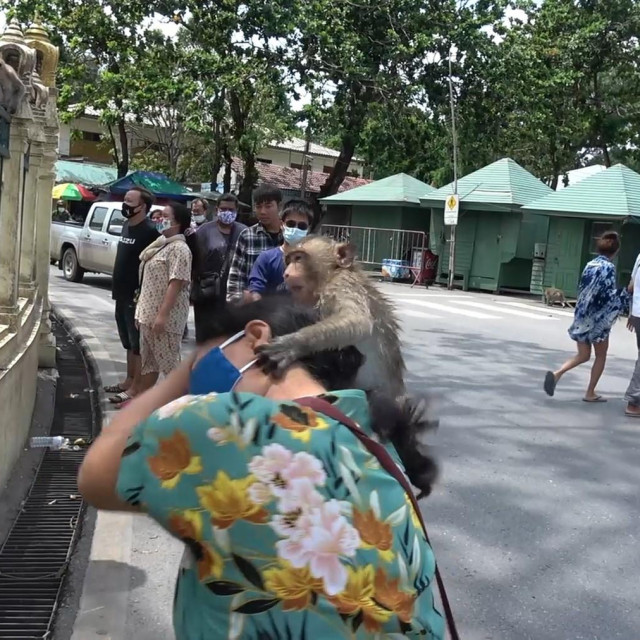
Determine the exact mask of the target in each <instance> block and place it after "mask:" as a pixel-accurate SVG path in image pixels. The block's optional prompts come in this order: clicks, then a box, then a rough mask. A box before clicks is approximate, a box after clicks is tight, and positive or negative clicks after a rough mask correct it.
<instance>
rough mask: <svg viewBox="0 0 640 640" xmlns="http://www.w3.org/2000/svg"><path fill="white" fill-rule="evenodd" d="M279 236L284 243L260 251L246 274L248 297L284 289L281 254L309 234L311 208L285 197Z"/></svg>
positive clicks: (284, 253)
mask: <svg viewBox="0 0 640 640" xmlns="http://www.w3.org/2000/svg"><path fill="white" fill-rule="evenodd" d="M281 218H282V236H283V238H284V244H283V245H282V246H280V247H276V248H275V249H268V250H267V251H263V252H262V253H261V254H260V255H259V256H258V258H257V260H256V261H255V263H254V265H253V268H252V269H251V273H250V274H249V286H248V291H247V294H246V296H245V297H246V299H248V300H259V299H260V298H261V297H262V296H263V295H266V294H269V293H275V292H277V291H282V290H285V289H286V285H285V283H284V271H285V260H284V259H285V256H286V255H287V253H288V252H289V251H291V249H292V247H295V246H296V245H297V244H298V243H299V242H300V241H301V240H302V239H303V238H304V237H306V235H307V234H308V233H309V228H310V227H311V224H312V223H313V211H312V209H311V207H310V206H309V204H308V203H307V202H305V201H304V200H289V202H287V203H286V204H285V206H284V209H283V210H282V215H281Z"/></svg>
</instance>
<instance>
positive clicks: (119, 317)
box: [116, 299, 140, 356]
mask: <svg viewBox="0 0 640 640" xmlns="http://www.w3.org/2000/svg"><path fill="white" fill-rule="evenodd" d="M116 325H117V327H118V335H119V336H120V342H121V343H122V346H123V348H124V349H125V350H126V351H131V352H133V353H134V354H135V355H137V356H138V355H140V332H139V331H138V329H136V303H135V302H134V301H133V300H128V299H120V300H116Z"/></svg>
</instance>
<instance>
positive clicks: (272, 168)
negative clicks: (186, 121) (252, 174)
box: [231, 158, 369, 193]
mask: <svg viewBox="0 0 640 640" xmlns="http://www.w3.org/2000/svg"><path fill="white" fill-rule="evenodd" d="M231 168H232V169H233V170H234V171H235V172H236V173H237V174H239V175H241V176H242V175H244V165H243V163H242V160H240V159H239V158H234V159H233V162H232V164H231ZM256 169H257V170H258V174H259V176H260V182H261V183H262V182H268V183H269V184H272V185H274V186H276V187H278V188H279V189H283V190H291V191H296V192H299V191H300V187H301V186H302V171H300V169H294V168H293V167H280V166H279V165H277V164H267V163H266V162H256ZM327 177H328V176H327V174H326V173H322V172H321V171H308V172H307V188H306V191H307V192H308V193H319V192H320V187H322V185H323V184H324V183H325V182H326V180H327ZM368 182H369V180H367V179H365V178H354V177H353V176H347V177H346V178H345V179H344V181H343V182H342V184H341V185H340V188H339V191H340V192H341V191H346V190H348V189H353V188H355V187H360V186H362V185H364V184H367V183H368Z"/></svg>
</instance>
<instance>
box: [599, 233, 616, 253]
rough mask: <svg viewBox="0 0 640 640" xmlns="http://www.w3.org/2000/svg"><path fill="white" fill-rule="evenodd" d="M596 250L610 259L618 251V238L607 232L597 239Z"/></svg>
mask: <svg viewBox="0 0 640 640" xmlns="http://www.w3.org/2000/svg"><path fill="white" fill-rule="evenodd" d="M596 248H597V250H598V253H599V254H601V255H603V256H606V257H607V258H611V257H612V256H614V255H615V254H616V253H618V251H619V249H620V236H619V235H618V234H617V233H616V232H615V231H607V232H606V233H603V234H602V235H601V236H600V237H599V238H598V241H597V243H596Z"/></svg>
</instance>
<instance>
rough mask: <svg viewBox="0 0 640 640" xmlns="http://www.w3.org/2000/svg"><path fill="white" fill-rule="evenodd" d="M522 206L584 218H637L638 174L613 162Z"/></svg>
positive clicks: (639, 213) (639, 200)
mask: <svg viewBox="0 0 640 640" xmlns="http://www.w3.org/2000/svg"><path fill="white" fill-rule="evenodd" d="M525 209H527V211H532V212H535V213H546V214H550V215H559V216H562V215H565V216H567V215H568V216H580V217H584V218H594V217H597V218H614V219H622V218H629V217H637V218H640V174H637V173H636V172H635V171H632V170H631V169H629V167H625V166H624V165H623V164H616V165H614V166H613V167H609V168H608V169H607V170H606V171H602V172H600V173H597V174H595V175H593V176H590V177H589V178H585V179H584V180H581V181H580V182H578V184H575V185H573V186H569V187H567V188H566V189H562V191H554V192H553V193H552V194H551V195H548V196H546V197H544V198H541V199H539V200H535V201H534V202H531V203H530V204H529V205H528V206H527V207H525Z"/></svg>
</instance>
